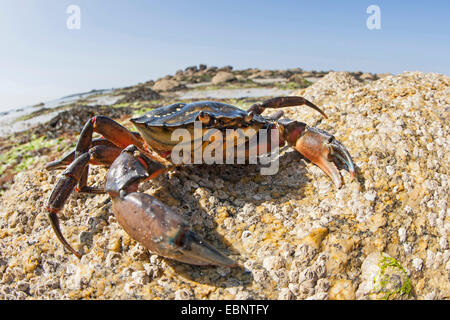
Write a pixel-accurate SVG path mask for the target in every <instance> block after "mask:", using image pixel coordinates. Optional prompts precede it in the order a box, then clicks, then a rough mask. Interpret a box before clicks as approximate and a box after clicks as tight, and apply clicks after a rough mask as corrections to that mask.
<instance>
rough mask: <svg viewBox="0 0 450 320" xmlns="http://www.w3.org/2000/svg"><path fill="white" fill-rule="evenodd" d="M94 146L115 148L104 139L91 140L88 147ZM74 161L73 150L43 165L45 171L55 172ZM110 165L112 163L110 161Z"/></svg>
mask: <svg viewBox="0 0 450 320" xmlns="http://www.w3.org/2000/svg"><path fill="white" fill-rule="evenodd" d="M95 146H110V147H115V145H114V144H113V143H112V142H110V141H108V140H106V139H104V138H97V139H92V143H91V145H90V147H91V148H92V147H95ZM119 150H120V149H119ZM74 159H75V150H72V151H70V152H68V153H66V154H65V155H63V156H62V158H61V159H59V160H55V161H52V162H49V163H47V164H46V165H45V169H47V170H55V169H62V168H65V167H67V166H68V165H70V164H71V163H72V161H73V160H74ZM111 163H112V161H111ZM111 163H110V164H111Z"/></svg>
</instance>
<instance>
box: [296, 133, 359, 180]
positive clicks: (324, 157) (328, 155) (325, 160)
mask: <svg viewBox="0 0 450 320" xmlns="http://www.w3.org/2000/svg"><path fill="white" fill-rule="evenodd" d="M295 149H296V150H297V151H298V152H300V153H301V154H302V155H303V156H304V157H305V158H307V159H308V160H310V161H311V162H312V163H314V164H316V165H317V166H319V167H320V168H321V169H322V170H323V171H324V172H325V173H326V174H327V175H328V176H329V177H330V178H331V179H332V180H333V183H334V184H335V185H336V187H337V188H340V187H341V186H342V176H341V174H340V173H339V170H338V168H337V167H336V165H338V166H343V167H344V168H345V169H346V170H347V171H348V172H350V175H351V176H352V179H354V178H355V164H354V163H353V160H352V158H351V156H350V154H349V152H348V151H347V149H346V148H345V147H344V145H343V144H342V143H341V142H339V141H338V140H336V139H335V138H334V136H332V135H331V134H329V133H328V132H326V131H323V130H320V129H317V128H313V127H308V128H306V130H305V131H304V132H303V134H302V135H301V136H300V137H299V138H298V139H297V141H296V143H295Z"/></svg>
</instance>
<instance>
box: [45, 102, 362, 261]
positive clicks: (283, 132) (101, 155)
mask: <svg viewBox="0 0 450 320" xmlns="http://www.w3.org/2000/svg"><path fill="white" fill-rule="evenodd" d="M300 105H306V106H308V107H310V108H313V109H315V110H316V111H318V112H320V113H321V114H322V115H323V116H324V117H326V115H325V113H324V112H323V111H322V110H321V109H320V108H319V107H317V106H316V105H314V104H313V103H312V102H310V101H308V100H306V99H305V98H303V97H298V96H287V97H277V98H273V99H270V100H266V101H264V102H262V103H256V104H254V105H252V106H251V107H250V108H249V109H248V110H247V111H245V110H242V109H239V108H237V107H235V106H232V105H228V104H225V103H220V102H213V101H200V102H193V103H188V104H186V103H175V104H172V105H168V106H165V107H161V108H157V109H154V110H152V111H150V112H148V113H146V114H144V115H142V116H140V117H137V118H132V119H131V122H132V123H133V124H134V126H135V127H136V128H137V130H138V132H132V131H129V130H128V129H126V128H125V127H123V126H122V125H120V124H119V123H117V122H115V121H113V120H112V119H110V118H108V117H105V116H94V117H93V118H91V119H89V120H88V121H87V122H86V124H85V125H84V127H83V129H82V131H81V133H80V137H79V139H78V143H77V145H76V147H75V150H74V151H72V152H70V153H68V154H66V155H65V156H63V157H62V158H61V159H60V160H55V161H53V162H50V163H48V164H47V165H46V169H48V170H53V169H58V168H64V167H65V168H66V169H65V171H64V172H63V173H62V174H61V176H60V177H59V179H58V181H57V183H56V185H55V187H54V188H53V190H52V192H51V194H50V196H49V198H48V200H47V205H46V210H47V214H48V217H49V220H50V224H51V226H52V228H53V230H54V232H55V234H56V236H57V237H58V239H59V240H60V241H61V243H62V244H63V246H64V247H65V248H66V249H67V250H69V251H70V252H71V253H73V254H74V255H75V256H77V257H78V258H81V256H82V254H81V253H80V252H78V251H76V250H75V249H73V248H72V246H71V245H70V244H69V243H68V242H67V241H66V240H65V238H64V236H63V234H62V232H61V229H60V225H59V220H58V213H59V212H60V211H61V210H62V209H63V207H64V203H65V202H66V200H67V199H68V198H69V196H70V194H71V193H72V192H73V190H74V189H75V190H76V191H77V192H83V193H91V194H101V193H108V194H109V196H110V197H111V199H112V211H113V212H114V215H115V217H116V219H117V222H118V223H119V224H120V225H121V226H122V228H123V229H124V230H125V231H126V232H127V233H128V234H129V235H130V236H131V237H132V238H133V239H134V240H136V241H137V242H138V243H140V244H142V245H143V246H144V247H145V248H147V249H148V250H150V251H151V252H152V253H155V254H157V255H160V256H163V257H166V258H169V259H174V260H177V261H180V262H184V263H188V264H192V265H217V266H225V267H233V266H236V265H237V264H236V263H235V261H234V260H232V259H231V258H229V257H228V256H226V255H225V254H223V253H222V252H220V251H219V250H217V249H215V248H214V247H213V246H212V245H210V244H209V243H208V242H206V241H205V240H203V239H202V238H201V237H200V236H199V235H198V234H196V233H195V232H194V231H192V228H191V227H190V225H189V223H188V222H187V220H186V219H184V218H183V217H181V216H180V215H179V214H177V213H175V211H174V210H172V209H171V208H170V207H169V206H167V205H166V204H164V203H162V202H161V201H159V200H158V199H156V198H154V197H152V196H151V195H148V194H146V193H142V192H138V185H139V183H140V182H142V181H144V180H149V179H154V178H156V177H157V176H159V175H161V174H163V173H165V172H167V171H169V170H173V169H174V168H176V167H177V166H178V165H182V164H183V163H181V164H174V163H173V161H171V160H172V153H171V151H172V150H173V149H174V147H175V146H176V145H177V141H173V140H172V134H173V133H174V131H175V130H176V129H180V128H181V129H187V130H191V131H192V130H193V128H194V126H195V124H196V123H197V124H198V121H200V122H201V124H202V127H203V128H205V129H217V130H219V131H220V132H224V131H226V130H227V129H237V128H240V129H243V130H245V129H249V128H252V129H255V130H263V131H266V132H267V134H268V136H269V137H271V138H272V139H268V142H266V146H264V148H263V146H261V145H260V144H261V143H263V142H261V141H259V140H258V145H257V149H258V150H257V152H258V155H261V154H264V153H266V152H268V151H267V146H268V145H269V147H270V146H273V145H276V146H277V147H278V146H285V145H288V146H291V147H293V148H294V149H295V150H297V151H298V152H299V153H300V154H301V155H302V156H303V157H304V158H306V159H307V160H309V161H310V162H312V163H313V164H315V165H317V166H319V167H320V168H321V169H322V170H323V171H324V172H325V173H326V174H327V175H328V176H329V177H330V178H331V179H332V181H333V182H334V184H335V185H336V187H337V188H341V186H342V184H343V178H342V176H341V174H340V172H339V169H338V168H341V169H345V170H347V171H348V172H349V173H350V174H351V177H352V178H354V177H355V165H354V163H353V160H352V158H351V156H350V154H349V152H348V151H347V149H346V148H345V147H344V145H343V144H342V143H340V142H339V141H338V140H336V139H335V138H334V137H333V136H332V135H331V134H329V133H327V132H326V131H323V130H320V129H318V128H314V127H310V126H308V125H307V124H305V123H303V122H298V121H295V120H288V119H281V117H282V116H283V111H282V110H278V111H277V112H276V113H275V114H274V115H273V116H270V117H265V116H262V115H261V114H262V113H263V111H264V110H265V109H268V108H272V109H280V108H284V107H292V106H300ZM94 132H96V133H98V134H100V135H101V136H102V137H101V138H97V139H93V133H94ZM188 142H189V143H191V144H192V145H194V144H195V141H194V139H192V140H190V141H188ZM224 143H225V144H226V141H224ZM229 143H230V142H229ZM232 143H233V144H234V145H233V147H235V144H237V142H236V141H235V140H233V142H232ZM248 145H249V144H248V143H246V144H245V148H248ZM202 147H203V148H204V147H205V144H203V145H202ZM260 147H261V148H260ZM246 151H248V150H246ZM248 154H249V153H248V152H246V155H248ZM89 165H103V166H106V167H109V169H108V172H107V174H106V183H105V187H104V188H94V187H91V186H88V185H87V178H88V167H89Z"/></svg>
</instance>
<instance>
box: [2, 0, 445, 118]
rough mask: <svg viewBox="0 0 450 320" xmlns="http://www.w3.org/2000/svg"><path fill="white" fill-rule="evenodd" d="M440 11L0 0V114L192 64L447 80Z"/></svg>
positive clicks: (360, 2) (385, 4) (433, 7)
mask: <svg viewBox="0 0 450 320" xmlns="http://www.w3.org/2000/svg"><path fill="white" fill-rule="evenodd" d="M71 5H75V6H78V8H79V9H80V14H79V20H78V21H79V22H80V23H79V29H69V28H68V26H67V24H68V20H69V25H72V26H73V22H74V21H75V20H73V18H74V13H73V12H67V10H68V8H69V6H71ZM370 5H377V6H378V7H379V8H380V27H381V29H372V30H371V29H369V28H368V27H367V20H368V18H369V17H370V16H371V15H372V14H373V12H370V13H367V8H368V7H369V6H370ZM449 14H450V1H448V0H442V1H438V0H435V1H433V0H429V1H416V0H410V1H408V2H406V1H401V0H387V1H383V0H370V1H365V0H345V1H332V0H329V1H325V0H322V1H320V0H318V1H310V0H309V1H303V0H296V1H287V0H286V1H283V0H279V1H264V0H259V1H250V0H248V1H246V0H239V1H235V0H226V1H219V0H215V1H206V0H190V1H185V0H184V1H170V0H164V1H151V0H134V1H115V0H109V1H106V0H69V1H66V0H0V39H1V42H0V43H1V44H0V111H2V110H3V111H4V110H9V109H13V108H17V107H23V106H27V105H32V104H36V103H39V102H41V101H49V100H53V99H56V98H59V97H62V96H64V95H69V94H73V93H78V92H86V91H90V90H92V89H107V88H118V87H124V86H129V85H133V84H137V83H139V82H145V81H148V80H151V79H153V80H155V79H157V78H159V77H161V76H164V75H167V74H174V73H175V72H176V71H177V70H179V69H184V68H186V67H188V66H191V65H198V64H200V63H203V64H207V65H210V66H219V67H220V66H225V65H232V66H233V67H234V68H235V69H245V68H261V69H287V68H296V67H300V68H302V69H304V70H334V71H358V70H361V71H364V72H375V73H384V72H391V73H394V74H398V73H401V72H403V71H423V72H438V73H443V74H447V75H448V74H450V59H449V57H450V41H449V40H450V35H449V33H450V19H448V16H449ZM70 23H72V24H70ZM75 26H76V24H75Z"/></svg>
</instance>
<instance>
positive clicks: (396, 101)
mask: <svg viewBox="0 0 450 320" xmlns="http://www.w3.org/2000/svg"><path fill="white" fill-rule="evenodd" d="M449 85H450V78H449V77H448V76H445V75H440V74H433V73H420V72H405V73H403V74H400V75H397V76H392V75H386V76H384V77H382V78H381V79H379V80H376V81H373V82H368V83H365V82H363V81H361V80H360V79H358V78H355V77H354V76H353V75H351V74H350V73H344V72H332V73H329V74H327V75H326V76H324V77H323V78H321V79H320V80H319V81H317V82H316V83H315V84H313V85H312V86H310V87H308V88H306V89H302V90H301V91H300V92H297V93H298V94H299V95H302V96H304V97H306V98H307V99H310V100H311V101H313V102H314V103H316V104H317V105H319V106H321V108H323V110H324V111H325V112H326V114H327V115H328V119H324V118H321V116H320V114H318V113H315V112H314V111H312V110H309V109H307V108H287V109H286V112H285V116H286V117H289V118H291V119H297V120H300V121H304V122H306V123H308V124H310V125H312V126H317V127H319V128H321V129H324V130H326V131H328V132H330V133H332V134H333V135H335V137H336V138H337V139H338V140H340V141H341V142H342V143H344V144H345V145H346V147H347V148H348V150H349V151H350V153H351V155H352V156H353V158H354V161H355V163H356V165H357V167H358V175H357V180H356V181H352V180H351V179H350V175H349V174H348V173H347V172H346V171H341V172H342V174H343V176H344V183H345V184H344V185H343V187H342V188H341V189H336V188H335V186H333V185H332V182H331V180H330V179H329V178H328V177H327V176H325V174H323V172H322V171H321V170H320V169H319V168H317V167H315V166H313V165H312V164H310V163H308V162H307V161H305V160H304V159H303V158H302V157H301V156H300V155H299V154H298V153H297V152H295V151H292V150H290V149H285V150H283V151H282V153H281V156H280V159H279V161H280V169H279V172H278V174H276V175H273V176H262V175H260V170H259V169H260V168H259V167H258V166H256V165H252V166H238V165H236V166H232V165H221V166H206V165H202V166H188V167H184V168H182V169H181V170H178V171H174V172H170V173H168V174H166V175H164V176H162V177H159V178H157V179H156V180H154V181H150V182H146V183H144V184H142V185H141V186H140V190H141V191H142V192H145V193H148V194H151V195H154V196H155V197H158V198H159V199H161V200H162V201H164V202H165V203H167V204H168V205H169V206H171V207H172V208H173V209H174V210H176V211H177V212H179V213H180V214H181V215H183V216H184V217H185V218H186V219H188V220H189V221H190V222H191V223H192V226H193V229H194V230H195V231H196V232H197V233H199V234H200V235H201V236H202V237H204V238H205V239H206V240H207V241H209V242H210V243H212V244H213V245H214V246H216V247H217V248H218V249H220V250H221V251H223V252H224V253H226V254H227V255H228V256H230V257H231V258H233V259H235V260H236V261H237V262H238V264H239V267H237V268H233V269H228V268H221V267H196V266H190V265H186V264H182V263H178V262H174V261H171V260H168V259H165V258H162V257H159V256H156V255H153V254H151V253H149V252H148V251H147V250H145V249H144V248H143V247H142V246H141V245H139V244H138V243H136V242H135V241H134V240H132V239H131V238H130V237H129V236H128V235H127V234H126V233H125V232H124V231H123V230H122V229H121V228H120V226H119V225H118V224H117V222H116V219H115V217H114V214H113V213H112V212H111V202H110V200H109V198H108V196H107V195H96V196H92V195H81V194H78V195H77V194H73V195H72V196H71V197H70V199H69V200H68V203H67V204H66V207H65V209H64V211H63V213H62V214H61V224H62V230H63V233H64V235H65V237H66V238H67V240H68V241H69V242H70V243H71V244H72V245H73V246H74V247H75V248H76V249H79V250H82V251H83V252H84V253H85V254H84V256H83V258H82V259H81V260H78V259H77V258H76V257H74V256H72V255H70V254H69V253H67V252H66V251H65V250H64V249H63V247H62V245H61V244H60V243H59V241H58V240H57V238H56V236H55V235H54V233H53V231H52V229H51V227H50V224H49V222H48V220H47V217H46V212H45V209H44V206H45V201H46V198H47V197H48V196H49V194H50V192H51V190H52V187H53V186H54V185H55V183H56V179H57V177H58V175H59V174H60V173H61V171H57V172H47V171H45V170H44V169H43V165H44V163H45V161H48V160H53V158H54V157H53V156H52V155H51V154H49V155H48V156H47V157H43V159H42V162H41V163H39V164H38V165H36V167H35V168H33V169H31V170H29V171H26V172H22V173H19V174H18V175H16V177H15V180H14V184H13V185H12V187H11V188H10V189H9V190H8V191H6V192H5V193H4V194H3V196H2V197H1V199H0V299H112V298H115V299H259V298H267V299H374V298H376V299H379V298H386V297H387V298H390V299H392V298H395V299H449V298H450V286H449V285H450V281H449V280H450V279H449V272H450V259H449V258H450V251H449V249H450V248H449V244H448V241H449V239H448V235H449V232H450V217H449V208H448V200H449V192H448V190H449V181H448V177H449V152H448V150H449V147H450V145H449V144H450V140H449V137H450V136H449V122H448V119H449V112H450V86H449ZM271 112H273V110H267V111H266V112H265V114H270V113H271ZM90 172H91V175H90V178H89V183H90V184H91V185H94V186H101V185H102V183H103V181H104V177H105V173H106V170H105V169H104V168H99V167H91V169H90ZM374 257H375V258H374ZM376 257H379V258H376ZM380 257H381V258H380ZM383 257H387V258H384V259H383ZM380 270H381V271H380ZM374 275H375V276H378V278H377V279H381V280H379V281H380V285H377V286H372V287H371V286H370V285H368V282H370V279H371V278H370V277H371V276H372V277H374ZM389 281H390V282H389ZM408 284H409V285H408ZM390 290H391V291H392V292H390ZM375 291H377V292H375ZM394 291H395V292H394ZM391 293H392V294H391Z"/></svg>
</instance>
